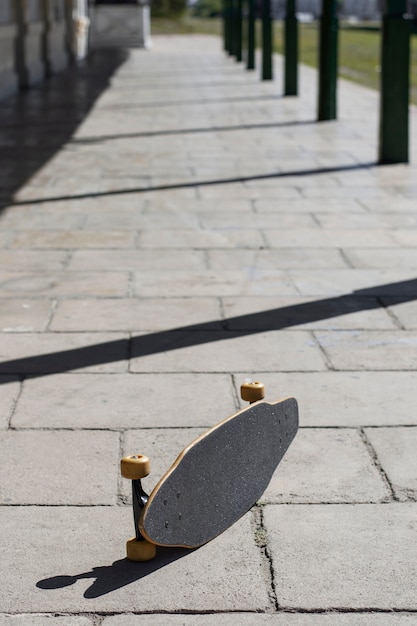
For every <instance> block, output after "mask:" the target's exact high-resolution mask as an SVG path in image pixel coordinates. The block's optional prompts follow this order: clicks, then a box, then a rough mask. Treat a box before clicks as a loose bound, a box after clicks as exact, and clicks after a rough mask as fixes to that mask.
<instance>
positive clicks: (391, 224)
mask: <svg viewBox="0 0 417 626" xmlns="http://www.w3.org/2000/svg"><path fill="white" fill-rule="evenodd" d="M314 217H315V219H316V220H317V221H318V222H319V224H320V226H321V227H322V228H326V229H329V230H330V229H333V228H338V229H341V228H344V229H350V228H352V229H358V228H368V229H370V228H377V229H381V228H386V229H393V230H392V231H391V235H392V237H393V238H394V239H395V229H396V228H416V227H417V215H413V214H411V213H401V212H397V211H395V212H391V213H388V212H385V213H357V212H356V213H354V212H353V211H349V212H346V213H330V212H320V211H319V210H318V211H315V212H314Z"/></svg>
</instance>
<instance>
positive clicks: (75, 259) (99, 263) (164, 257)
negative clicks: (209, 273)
mask: <svg viewBox="0 0 417 626" xmlns="http://www.w3.org/2000/svg"><path fill="white" fill-rule="evenodd" d="M86 267H88V268H89V269H90V270H94V271H102V272H106V273H107V272H108V271H109V270H111V271H126V272H129V271H135V270H136V271H137V270H140V271H142V272H149V271H151V272H152V271H164V272H166V270H170V271H172V270H183V271H184V270H192V271H195V270H196V269H201V270H203V269H204V268H205V267H206V263H205V257H204V251H202V250H176V251H175V254H173V253H172V250H75V251H74V253H73V254H72V257H71V260H70V263H69V269H70V270H77V272H81V271H82V270H83V269H85V268H86ZM106 275H107V274H106ZM121 278H122V279H123V276H121Z"/></svg>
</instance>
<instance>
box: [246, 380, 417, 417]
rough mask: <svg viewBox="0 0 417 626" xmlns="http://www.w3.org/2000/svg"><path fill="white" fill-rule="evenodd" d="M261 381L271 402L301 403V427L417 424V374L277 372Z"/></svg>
mask: <svg viewBox="0 0 417 626" xmlns="http://www.w3.org/2000/svg"><path fill="white" fill-rule="evenodd" d="M261 381H262V382H263V383H264V385H265V389H266V399H267V400H269V401H270V402H272V401H275V400H277V399H279V398H283V397H287V396H294V397H295V398H297V401H298V404H299V411H300V425H301V426H325V427H327V426H339V427H340V426H350V427H360V426H389V425H397V426H402V425H417V415H416V412H415V406H416V403H417V373H416V372H392V371H391V372H382V371H378V372H364V371H359V372H354V371H352V372H335V371H330V372H306V373H303V372H291V373H285V372H281V373H280V372H276V373H274V374H271V373H262V375H261ZM239 384H240V382H239ZM387 390H389V391H388V393H387ZM241 405H242V406H244V403H243V402H242V403H241Z"/></svg>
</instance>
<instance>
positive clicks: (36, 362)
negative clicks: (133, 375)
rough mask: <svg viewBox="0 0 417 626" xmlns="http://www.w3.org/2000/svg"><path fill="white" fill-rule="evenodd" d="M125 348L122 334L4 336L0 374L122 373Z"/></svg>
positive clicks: (126, 343)
mask: <svg viewBox="0 0 417 626" xmlns="http://www.w3.org/2000/svg"><path fill="white" fill-rule="evenodd" d="M127 349H128V341H127V335H124V334H122V333H79V334H76V333H74V334H71V333H4V334H3V336H2V342H1V348H0V359H1V362H0V372H2V373H4V374H41V373H52V372H54V373H55V372H62V371H64V372H65V371H70V370H73V369H83V370H84V371H91V372H125V371H127V361H126V359H127V354H128V352H127Z"/></svg>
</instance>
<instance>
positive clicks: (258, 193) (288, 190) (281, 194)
mask: <svg viewBox="0 0 417 626" xmlns="http://www.w3.org/2000/svg"><path fill="white" fill-rule="evenodd" d="M225 182H226V183H227V180H226V181H225ZM198 193H199V195H200V197H201V198H203V199H205V198H213V199H215V200H216V201H217V202H219V201H223V200H228V199H229V198H233V199H234V198H243V199H254V200H255V199H258V198H277V199H280V200H292V199H296V198H299V197H300V194H299V192H298V191H297V189H296V188H295V187H291V186H290V185H288V186H287V187H285V186H280V187H269V188H268V187H267V188H264V187H262V186H259V187H246V186H245V185H244V184H243V183H241V184H218V185H200V186H199V187H198Z"/></svg>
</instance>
